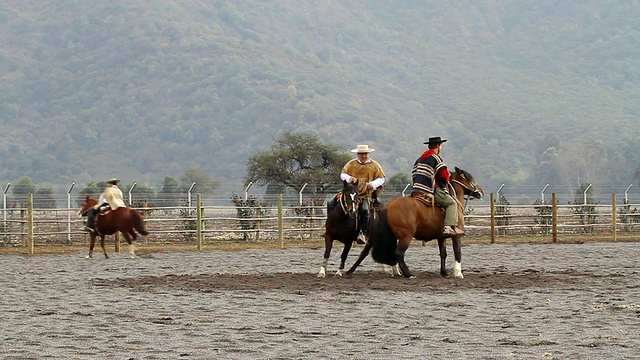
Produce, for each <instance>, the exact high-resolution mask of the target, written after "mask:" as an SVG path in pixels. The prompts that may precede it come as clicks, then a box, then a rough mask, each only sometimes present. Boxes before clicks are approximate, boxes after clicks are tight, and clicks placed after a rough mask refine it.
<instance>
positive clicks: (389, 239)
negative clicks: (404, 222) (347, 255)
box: [369, 209, 398, 266]
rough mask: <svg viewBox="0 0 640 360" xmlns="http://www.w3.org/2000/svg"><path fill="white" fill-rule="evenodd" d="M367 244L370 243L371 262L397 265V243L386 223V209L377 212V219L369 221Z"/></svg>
mask: <svg viewBox="0 0 640 360" xmlns="http://www.w3.org/2000/svg"><path fill="white" fill-rule="evenodd" d="M369 242H370V243H371V256H372V257H373V260H375V261H376V262H378V263H381V264H387V265H390V266H394V265H396V264H398V257H397V255H396V248H397V246H398V241H397V239H396V236H395V234H394V233H393V231H391V228H390V227H389V223H388V222H387V210H386V209H383V210H382V211H380V212H378V218H377V219H375V220H372V221H371V227H370V229H369Z"/></svg>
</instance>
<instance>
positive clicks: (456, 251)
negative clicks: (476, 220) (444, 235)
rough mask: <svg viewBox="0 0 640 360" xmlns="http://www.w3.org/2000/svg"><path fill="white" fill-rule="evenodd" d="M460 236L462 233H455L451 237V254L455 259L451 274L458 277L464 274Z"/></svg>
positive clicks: (462, 276)
mask: <svg viewBox="0 0 640 360" xmlns="http://www.w3.org/2000/svg"><path fill="white" fill-rule="evenodd" d="M462 236H463V235H456V236H453V237H451V243H452V244H453V256H454V257H455V259H456V262H455V263H454V265H453V276H454V277H455V278H458V279H462V278H464V275H462Z"/></svg>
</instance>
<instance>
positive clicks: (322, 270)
mask: <svg viewBox="0 0 640 360" xmlns="http://www.w3.org/2000/svg"><path fill="white" fill-rule="evenodd" d="M325 276H327V269H325V267H324V266H322V267H320V272H319V273H318V277H325Z"/></svg>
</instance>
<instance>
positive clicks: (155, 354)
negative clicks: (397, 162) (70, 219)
mask: <svg viewBox="0 0 640 360" xmlns="http://www.w3.org/2000/svg"><path fill="white" fill-rule="evenodd" d="M449 248H450V247H449ZM112 250H113V248H111V249H109V251H110V255H111V256H112V257H111V258H110V259H104V258H103V256H102V254H101V253H100V252H98V253H97V254H96V256H95V257H94V259H85V258H84V255H85V254H86V251H82V252H71V253H61V254H44V255H38V256H31V257H28V256H23V255H16V254H8V255H0V274H2V275H1V276H0V289H1V290H0V291H1V294H2V297H1V299H2V301H1V303H0V313H1V314H2V320H1V322H2V326H1V327H0V340H1V345H0V358H3V359H40V358H60V359H390V358H394V359H427V358H429V359H541V358H542V359H629V358H638V357H640V271H639V268H638V259H639V258H640V243H636V242H618V243H600V242H587V243H577V244H548V243H547V244H527V243H519V244H493V245H489V244H467V245H465V246H464V247H463V263H462V267H463V272H464V275H465V278H464V279H453V278H441V277H440V276H439V275H438V271H439V257H438V254H437V248H436V247H435V244H428V245H427V246H419V245H416V246H412V247H411V248H410V249H409V250H408V252H407V263H408V265H409V267H410V268H411V269H412V270H413V271H414V273H415V274H416V275H417V276H418V277H417V278H416V279H404V278H390V277H389V276H388V275H387V274H386V273H384V272H382V271H381V267H380V266H379V265H378V264H375V263H373V261H372V260H371V259H370V258H368V259H366V260H365V261H364V262H363V264H362V265H361V266H360V268H358V270H357V271H356V273H354V274H353V275H352V276H348V277H342V278H338V277H333V276H328V277H327V278H317V277H316V274H317V272H318V270H319V268H320V263H321V260H322V253H323V249H322V248H321V247H315V248H292V249H284V250H280V249H246V250H238V251H223V250H207V251H202V252H192V251H187V252H184V251H160V252H156V251H154V252H145V251H144V246H141V251H139V253H138V254H139V257H138V258H135V259H129V258H128V257H127V252H126V251H124V250H126V247H123V251H122V252H120V253H115V254H114V253H113V252H112ZM340 250H341V247H340V246H338V245H337V244H336V246H335V247H334V250H333V253H332V258H331V260H332V261H331V262H330V266H329V269H328V271H329V273H330V274H333V272H335V270H336V269H337V262H338V256H339V251H340ZM359 250H360V248H357V249H356V250H355V251H354V250H352V253H351V256H350V258H349V261H348V263H347V266H350V265H351V264H352V263H353V262H354V261H355V259H356V257H357V253H358V251H359ZM450 252H451V251H450ZM452 257H453V256H452V254H450V258H452ZM450 266H451V265H450Z"/></svg>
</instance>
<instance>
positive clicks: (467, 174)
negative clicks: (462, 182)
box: [456, 168, 476, 182]
mask: <svg viewBox="0 0 640 360" xmlns="http://www.w3.org/2000/svg"><path fill="white" fill-rule="evenodd" d="M456 170H457V171H459V172H460V174H462V176H464V177H465V178H467V180H469V181H472V182H475V181H476V180H475V179H474V178H473V175H471V174H470V173H469V172H468V171H466V170H463V169H460V168H456Z"/></svg>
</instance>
